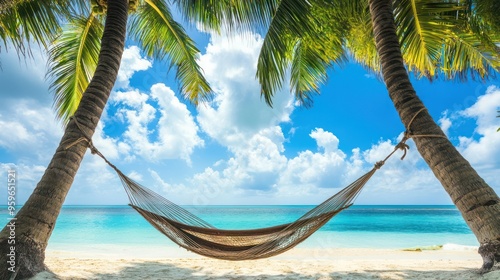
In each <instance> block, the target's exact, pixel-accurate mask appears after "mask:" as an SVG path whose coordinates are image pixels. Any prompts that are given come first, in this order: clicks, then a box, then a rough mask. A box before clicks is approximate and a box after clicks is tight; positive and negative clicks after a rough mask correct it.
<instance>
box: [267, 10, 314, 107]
mask: <svg viewBox="0 0 500 280" xmlns="http://www.w3.org/2000/svg"><path fill="white" fill-rule="evenodd" d="M310 8H311V5H310V3H309V2H308V1H294V0H283V1H281V2H280V5H279V7H278V8H277V10H276V13H275V14H274V16H273V19H272V21H271V24H270V26H269V30H268V32H267V34H266V37H265V38H264V42H263V44H262V49H261V51H260V55H259V59H258V62H257V78H258V80H259V82H260V84H261V86H262V90H261V94H262V95H263V96H264V99H265V101H266V103H267V104H268V105H270V106H272V97H273V95H274V93H275V92H276V91H277V90H278V89H280V88H281V87H282V86H283V81H284V79H285V76H286V72H287V69H288V67H289V65H290V61H291V58H292V52H293V49H294V46H295V44H296V42H297V39H298V38H301V37H304V36H305V35H306V34H314V32H313V25H312V22H311V17H310Z"/></svg>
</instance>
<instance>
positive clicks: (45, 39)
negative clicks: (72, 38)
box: [0, 0, 78, 55]
mask: <svg viewBox="0 0 500 280" xmlns="http://www.w3.org/2000/svg"><path fill="white" fill-rule="evenodd" d="M76 2H78V1H76ZM67 4H68V0H55V1H6V3H5V5H4V7H3V8H2V10H1V11H0V38H1V39H2V41H3V42H4V45H7V44H8V43H9V42H10V43H11V44H12V45H13V46H14V48H15V49H16V51H18V52H19V53H21V54H23V55H26V54H30V48H29V44H30V43H32V42H35V43H37V44H40V45H42V46H43V47H45V48H47V47H48V46H49V44H50V43H51V42H52V41H53V40H54V39H55V37H56V36H57V34H59V33H60V31H61V28H60V23H61V21H62V20H63V19H64V18H65V17H67V16H68V15H69V14H70V12H71V11H72V9H70V8H69V7H73V5H69V6H68V5H67Z"/></svg>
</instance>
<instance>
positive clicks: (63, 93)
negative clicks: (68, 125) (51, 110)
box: [47, 14, 104, 122]
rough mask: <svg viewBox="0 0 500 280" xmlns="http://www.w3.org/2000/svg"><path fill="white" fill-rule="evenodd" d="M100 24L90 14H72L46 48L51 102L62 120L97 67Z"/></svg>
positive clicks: (71, 111)
mask: <svg viewBox="0 0 500 280" xmlns="http://www.w3.org/2000/svg"><path fill="white" fill-rule="evenodd" d="M103 31H104V27H103V24H102V22H101V21H99V20H98V19H97V18H96V17H95V16H94V15H93V14H89V16H87V17H81V16H78V17H75V18H73V19H72V20H71V21H70V22H69V23H68V24H67V25H66V27H65V28H64V31H63V33H62V34H61V36H59V37H58V38H57V40H56V41H55V42H54V43H53V45H52V46H51V48H50V51H49V70H48V72H47V75H48V76H49V77H50V78H51V85H50V88H51V90H53V91H54V93H55V100H54V106H55V108H56V111H57V115H58V117H59V118H60V119H62V120H63V122H66V121H68V120H69V117H70V116H72V115H73V113H74V112H75V111H76V109H77V107H78V104H80V99H81V98H82V95H83V92H84V91H85V89H86V88H87V86H88V84H89V82H90V79H91V78H92V76H93V75H94V72H95V69H96V67H97V59H98V57H99V51H100V49H101V37H102V34H103Z"/></svg>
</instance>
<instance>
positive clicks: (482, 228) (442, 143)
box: [369, 0, 500, 272]
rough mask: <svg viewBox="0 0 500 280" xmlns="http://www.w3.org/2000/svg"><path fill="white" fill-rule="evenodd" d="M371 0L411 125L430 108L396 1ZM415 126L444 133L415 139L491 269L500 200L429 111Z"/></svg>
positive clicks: (385, 61) (499, 234) (388, 69)
mask: <svg viewBox="0 0 500 280" xmlns="http://www.w3.org/2000/svg"><path fill="white" fill-rule="evenodd" d="M369 3H370V12H371V17H372V24H373V32H374V36H375V43H376V48H377V52H378V54H379V57H380V61H381V63H382V75H383V77H384V82H385V84H386V87H387V89H388V91H389V96H390V98H391V99H392V101H393V103H394V106H395V107H396V110H397V111H398V113H399V116H400V118H401V121H402V122H403V124H404V125H405V127H407V128H408V125H409V123H410V120H411V119H412V118H413V117H414V116H415V114H416V113H417V112H418V111H419V110H420V109H422V108H425V106H424V104H423V103H422V101H421V100H420V99H419V98H418V96H417V94H416V92H415V90H414V89H413V86H412V84H411V82H410V80H409V77H408V73H407V71H406V68H405V65H404V62H403V57H402V55H401V48H400V45H399V41H398V36H397V34H396V26H395V24H394V15H393V9H392V4H391V0H369ZM409 129H410V130H411V131H410V132H411V134H413V135H441V136H442V137H414V138H413V140H414V141H415V144H416V146H417V149H418V151H419V153H420V154H421V156H422V158H423V159H424V160H425V161H426V162H427V164H428V165H429V167H430V168H431V170H432V172H433V173H434V175H435V176H436V178H437V179H438V180H439V181H440V182H441V184H442V185H443V187H444V188H445V190H446V191H447V192H448V194H449V195H450V197H451V199H452V201H453V203H454V204H455V205H456V207H457V208H458V210H459V211H460V212H461V214H462V217H463V218H464V220H465V222H466V223H467V225H468V226H469V227H470V229H471V230H472V232H473V233H474V234H475V236H476V238H477V240H478V241H479V243H480V248H479V253H480V254H481V256H482V257H483V260H484V262H483V267H482V271H483V272H485V271H488V270H490V269H491V267H492V266H493V265H494V263H495V259H496V260H499V259H500V199H499V198H498V196H497V194H496V193H495V191H494V190H493V189H492V188H491V187H490V186H489V185H488V184H487V183H486V182H485V181H484V180H483V179H482V178H481V177H480V176H479V175H478V174H477V172H476V171H475V170H474V169H473V168H472V166H471V165H470V164H469V162H468V161H467V160H466V159H464V158H463V156H462V155H461V154H460V153H459V152H458V151H457V150H456V148H455V147H454V146H453V144H452V143H451V142H450V141H449V140H448V139H447V138H446V137H444V136H445V134H444V133H443V131H442V130H441V128H440V127H439V126H438V125H437V124H436V122H434V120H433V119H432V117H431V116H430V114H429V113H428V112H427V110H424V111H422V112H421V113H419V114H418V115H416V117H415V119H414V121H413V122H412V124H411V127H410V128H409Z"/></svg>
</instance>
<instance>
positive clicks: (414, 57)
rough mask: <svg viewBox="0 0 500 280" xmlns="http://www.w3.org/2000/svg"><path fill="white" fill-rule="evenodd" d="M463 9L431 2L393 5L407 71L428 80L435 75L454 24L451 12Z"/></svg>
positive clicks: (417, 0)
mask: <svg viewBox="0 0 500 280" xmlns="http://www.w3.org/2000/svg"><path fill="white" fill-rule="evenodd" d="M464 9H465V6H464V5H460V3H449V2H448V3H446V2H436V1H435V0H396V1H394V14H395V22H396V26H397V32H398V36H399V37H400V44H401V51H402V53H403V59H404V60H405V63H406V65H407V67H408V71H410V72H411V71H413V72H415V73H416V74H417V75H418V76H420V77H421V76H426V77H427V78H429V79H432V78H433V77H434V76H435V75H436V68H437V66H438V65H437V63H438V62H439V61H440V59H441V55H442V46H443V43H444V38H446V37H447V35H448V34H449V32H450V31H451V29H452V28H453V27H454V25H455V23H456V22H454V20H455V15H454V14H453V13H452V12H456V11H460V10H464Z"/></svg>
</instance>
